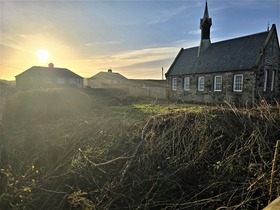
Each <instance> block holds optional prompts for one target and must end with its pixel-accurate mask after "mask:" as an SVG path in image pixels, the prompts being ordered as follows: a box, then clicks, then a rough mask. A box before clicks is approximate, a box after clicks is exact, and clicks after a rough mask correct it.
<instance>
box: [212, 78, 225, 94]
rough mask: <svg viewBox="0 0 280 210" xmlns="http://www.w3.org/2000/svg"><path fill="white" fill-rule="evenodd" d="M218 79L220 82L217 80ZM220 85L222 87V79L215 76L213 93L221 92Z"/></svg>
mask: <svg viewBox="0 0 280 210" xmlns="http://www.w3.org/2000/svg"><path fill="white" fill-rule="evenodd" d="M218 78H220V81H218V80H217V79H218ZM222 85H223V77H222V76H220V75H219V76H215V77H214V91H215V92H221V91H222Z"/></svg>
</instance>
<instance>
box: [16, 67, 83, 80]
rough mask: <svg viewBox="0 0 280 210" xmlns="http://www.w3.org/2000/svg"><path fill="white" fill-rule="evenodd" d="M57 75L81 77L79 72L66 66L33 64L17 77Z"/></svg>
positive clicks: (60, 76) (57, 76)
mask: <svg viewBox="0 0 280 210" xmlns="http://www.w3.org/2000/svg"><path fill="white" fill-rule="evenodd" d="M42 76H46V77H56V78H80V79H82V78H83V77H81V76H79V75H78V74H76V73H74V72H72V71H70V70H69V69H66V68H57V67H44V66H33V67H31V68H29V69H27V70H26V71H24V72H22V73H20V74H18V75H17V76H16V77H42Z"/></svg>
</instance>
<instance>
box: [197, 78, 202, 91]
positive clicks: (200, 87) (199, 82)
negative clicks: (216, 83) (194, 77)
mask: <svg viewBox="0 0 280 210" xmlns="http://www.w3.org/2000/svg"><path fill="white" fill-rule="evenodd" d="M197 87H198V91H204V77H198V84H197Z"/></svg>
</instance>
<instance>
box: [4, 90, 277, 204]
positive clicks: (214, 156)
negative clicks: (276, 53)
mask: <svg viewBox="0 0 280 210" xmlns="http://www.w3.org/2000/svg"><path fill="white" fill-rule="evenodd" d="M91 94H92V95H91V96H90V98H91V101H90V103H89V104H91V105H90V106H89V109H86V108H85V109H83V110H82V113H81V114H78V112H75V110H74V111H73V114H77V115H73V116H75V118H74V119H73V117H70V118H69V117H68V116H66V117H65V116H64V115H63V114H62V115H60V116H61V117H60V118H51V120H50V119H46V120H42V121H40V120H39V121H36V119H37V120H38V119H41V118H40V117H39V118H36V119H35V118H32V120H31V118H28V117H27V118H26V119H27V120H30V122H32V123H30V124H23V123H22V122H20V123H19V122H17V121H13V120H12V119H15V118H12V117H11V118H6V119H10V120H9V121H6V122H5V132H4V134H5V142H7V145H6V151H7V154H8V161H9V166H6V168H3V169H1V170H0V174H1V178H2V176H3V177H5V179H1V183H0V184H1V186H4V185H5V190H4V191H5V192H4V193H3V194H2V195H1V196H0V206H4V207H5V209H16V208H18V209H24V208H25V209H71V208H78V209H217V208H220V209H262V208H263V207H264V206H265V205H266V204H267V202H268V201H269V199H270V198H272V199H273V198H274V197H275V196H277V195H278V193H279V192H278V191H279V181H280V178H279V168H278V167H277V161H278V163H279V158H277V157H274V156H273V155H274V151H275V148H274V147H275V143H276V141H277V140H278V139H280V126H279V125H280V117H279V109H278V108H277V109H275V110H273V109H272V108H270V107H260V108H257V109H244V110H242V109H236V108H235V107H230V108H225V107H212V108H211V107H205V108H203V107H199V109H198V108H197V107H195V108H194V109H192V108H184V107H183V109H182V107H180V108H179V109H177V110H181V111H176V112H175V111H174V109H172V108H170V106H168V108H167V109H165V108H164V106H158V105H155V106H153V105H147V106H145V105H144V106H143V105H142V104H141V105H138V106H137V105H136V106H135V104H134V105H131V106H130V105H127V104H126V105H122V106H116V105H115V103H114V99H112V98H111V97H108V98H109V101H110V105H108V104H106V100H105V98H106V97H104V98H103V96H100V97H99V98H98V100H95V99H96V98H95V97H94V92H92V93H91ZM54 95H55V94H54ZM102 100H104V101H103V102H102ZM97 101H98V104H97ZM92 103H95V104H93V105H92ZM69 107H71V106H69ZM82 107H83V106H82ZM85 107H87V106H85ZM99 108H100V109H99ZM101 108H102V109H101ZM158 109H160V110H158ZM9 110H12V109H9ZM88 110H89V111H88ZM182 110H183V111H182ZM150 113H164V114H160V115H156V116H151V117H150V118H149V120H147V121H146V119H147V118H148V115H149V114H150ZM6 116H8V115H6ZM11 116H12V115H11ZM25 116H28V115H25ZM32 116H35V115H32ZM36 116H39V115H36ZM21 117H23V115H21ZM35 122H36V123H35ZM272 160H273V161H274V166H275V167H274V168H273V185H271V183H272V182H271V181H270V179H271V177H272V176H271V174H272ZM7 175H8V176H7ZM277 188H278V189H277ZM1 189H4V188H1Z"/></svg>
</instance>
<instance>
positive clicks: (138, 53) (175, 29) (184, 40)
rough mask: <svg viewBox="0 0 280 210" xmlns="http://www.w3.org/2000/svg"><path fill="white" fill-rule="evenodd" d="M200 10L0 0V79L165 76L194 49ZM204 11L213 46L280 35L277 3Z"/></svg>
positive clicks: (173, 0)
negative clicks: (62, 71) (41, 54)
mask: <svg viewBox="0 0 280 210" xmlns="http://www.w3.org/2000/svg"><path fill="white" fill-rule="evenodd" d="M204 8H205V0H142V1H140V0H48V1H44V0H36V1H35V0H0V79H6V80H14V79H15V76H16V75H18V74H20V73H21V72H23V71H25V70H27V69H29V68H31V67H32V66H48V64H49V63H53V64H54V66H55V67H61V68H68V69H70V70H71V71H73V72H75V73H77V74H78V75H80V76H82V77H85V78H88V77H91V76H93V75H95V74H97V73H98V72H100V71H107V70H108V69H112V70H113V72H118V73H120V74H122V75H123V76H125V77H127V78H129V79H162V73H166V72H167V71H168V68H169V67H170V65H171V64H172V62H173V60H174V59H175V57H176V55H177V54H178V52H179V50H180V49H181V48H189V47H195V46H198V45H199V43H200V36H201V35H200V28H199V23H200V18H202V17H203V13H204ZM208 9H209V16H210V17H211V18H212V27H211V42H212V43H213V42H218V41H222V40H226V39H231V38H236V37H239V36H246V35H250V34H254V33H259V32H263V31H266V30H267V28H268V27H269V28H270V27H271V25H272V24H276V28H277V33H278V35H279V34H280V32H279V29H280V1H279V0H208ZM39 49H45V50H46V51H47V52H48V53H49V57H48V59H41V60H40V59H39V58H38V57H37V55H36V52H37V51H38V50H39ZM162 69H163V70H162Z"/></svg>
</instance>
